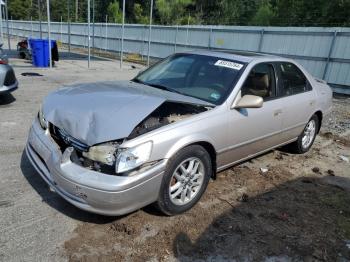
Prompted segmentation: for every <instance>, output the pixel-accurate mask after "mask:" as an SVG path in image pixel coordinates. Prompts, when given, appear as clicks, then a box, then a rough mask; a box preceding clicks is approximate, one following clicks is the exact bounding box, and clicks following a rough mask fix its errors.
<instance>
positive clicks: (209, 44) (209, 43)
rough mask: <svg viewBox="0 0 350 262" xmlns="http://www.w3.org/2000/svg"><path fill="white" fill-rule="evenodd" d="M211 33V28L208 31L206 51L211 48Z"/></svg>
mask: <svg viewBox="0 0 350 262" xmlns="http://www.w3.org/2000/svg"><path fill="white" fill-rule="evenodd" d="M212 33H213V28H212V27H211V28H210V30H209V39H208V49H209V50H210V48H211V35H212Z"/></svg>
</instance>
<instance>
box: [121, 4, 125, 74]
mask: <svg viewBox="0 0 350 262" xmlns="http://www.w3.org/2000/svg"><path fill="white" fill-rule="evenodd" d="M124 22H125V0H123V19H122V41H121V50H120V68H123V49H124Z"/></svg>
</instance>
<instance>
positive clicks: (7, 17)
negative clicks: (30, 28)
mask: <svg viewBox="0 0 350 262" xmlns="http://www.w3.org/2000/svg"><path fill="white" fill-rule="evenodd" d="M5 8H6V10H5V11H6V12H5V15H6V27H7V44H8V48H9V50H10V51H11V40H10V29H9V10H8V8H7V0H6V2H5Z"/></svg>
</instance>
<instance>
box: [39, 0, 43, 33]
mask: <svg viewBox="0 0 350 262" xmlns="http://www.w3.org/2000/svg"><path fill="white" fill-rule="evenodd" d="M38 14H39V28H40V39H42V38H43V30H42V27H41V3H40V0H38Z"/></svg>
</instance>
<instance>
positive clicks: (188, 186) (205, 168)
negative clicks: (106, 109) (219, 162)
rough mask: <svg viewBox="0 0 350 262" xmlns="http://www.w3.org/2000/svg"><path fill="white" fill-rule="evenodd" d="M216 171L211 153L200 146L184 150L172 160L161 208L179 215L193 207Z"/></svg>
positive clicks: (166, 172)
mask: <svg viewBox="0 0 350 262" xmlns="http://www.w3.org/2000/svg"><path fill="white" fill-rule="evenodd" d="M211 174H212V165H211V159H210V156H209V154H208V152H207V151H206V150H205V149H204V148H203V147H201V146H199V145H193V146H188V147H186V148H184V149H182V150H180V151H179V152H178V153H177V154H176V155H174V156H173V157H172V158H171V159H170V160H169V162H168V165H167V168H166V171H165V174H164V177H163V181H162V185H161V189H160V193H159V197H158V202H157V204H158V207H159V209H160V210H161V211H162V212H163V213H165V214H167V215H176V214H180V213H183V212H185V211H187V210H189V209H190V208H192V207H193V206H194V205H195V204H196V203H197V202H198V201H199V199H200V198H201V196H202V195H203V193H204V191H205V189H206V188H207V185H208V182H209V179H210V177H211Z"/></svg>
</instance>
